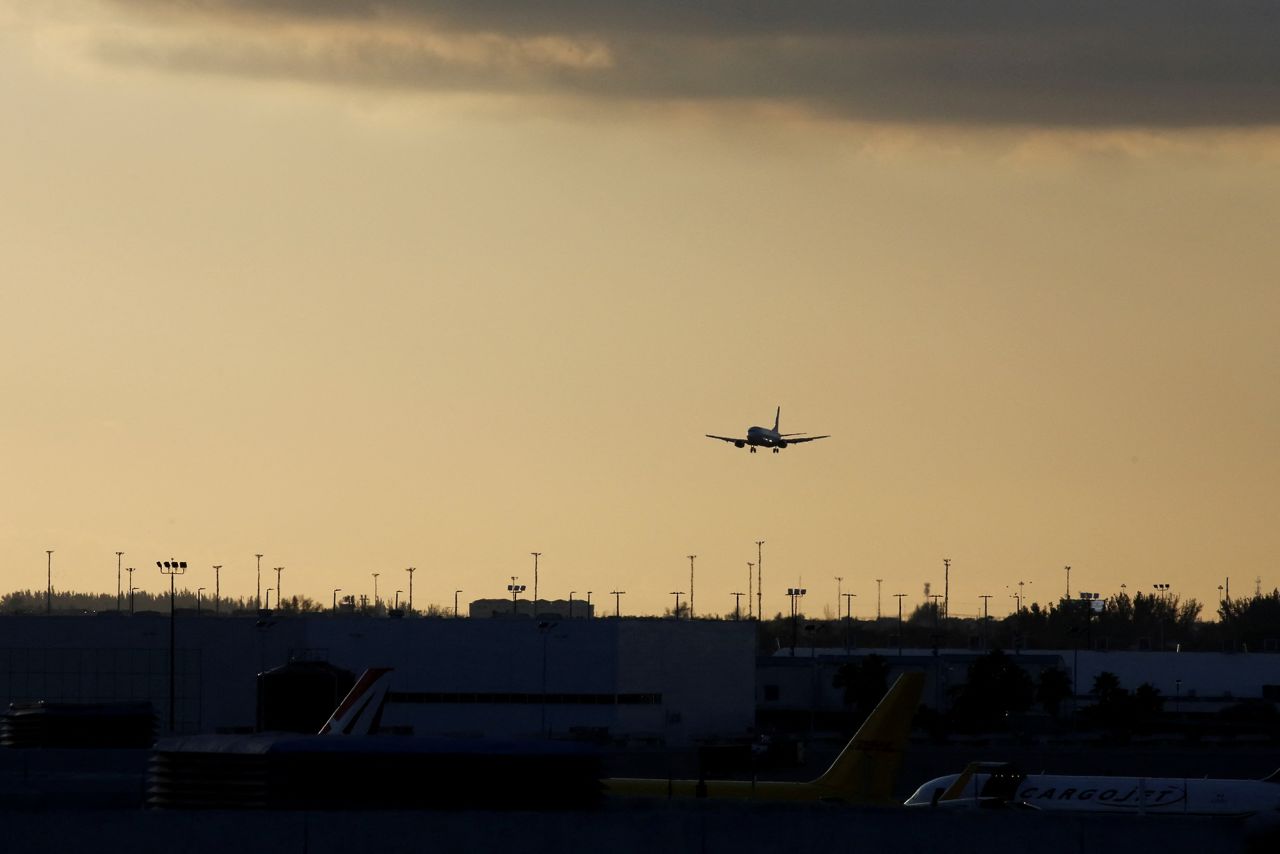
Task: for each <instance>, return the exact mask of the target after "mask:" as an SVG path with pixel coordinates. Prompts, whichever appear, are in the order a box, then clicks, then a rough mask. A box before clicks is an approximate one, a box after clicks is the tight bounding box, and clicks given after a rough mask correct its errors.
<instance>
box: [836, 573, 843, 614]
mask: <svg viewBox="0 0 1280 854" xmlns="http://www.w3.org/2000/svg"><path fill="white" fill-rule="evenodd" d="M835 578H836V619H837V620H838V619H840V593H841V590H842V586H843V584H844V576H843V575H837V576H836V577H835Z"/></svg>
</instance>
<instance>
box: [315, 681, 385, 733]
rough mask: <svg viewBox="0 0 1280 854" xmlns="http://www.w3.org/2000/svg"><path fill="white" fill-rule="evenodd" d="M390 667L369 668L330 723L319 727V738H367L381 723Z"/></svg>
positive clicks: (328, 721)
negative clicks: (341, 736)
mask: <svg viewBox="0 0 1280 854" xmlns="http://www.w3.org/2000/svg"><path fill="white" fill-rule="evenodd" d="M390 672H391V668H390V667H370V668H369V669H368V670H366V671H365V672H364V673H361V674H360V678H359V679H357V680H356V684H355V685H353V686H352V687H351V690H350V691H348V692H347V696H346V697H344V698H343V699H342V702H341V703H339V704H338V708H336V709H334V711H333V714H332V715H330V716H329V720H327V721H325V724H324V726H322V727H321V728H320V732H319V734H320V735H370V734H371V733H373V731H374V730H376V729H377V728H378V723H379V722H380V721H381V720H382V707H383V705H384V704H385V703H386V702H387V690H388V689H389V688H390V687H391V684H390V681H389V680H388V679H387V674H388V673H390Z"/></svg>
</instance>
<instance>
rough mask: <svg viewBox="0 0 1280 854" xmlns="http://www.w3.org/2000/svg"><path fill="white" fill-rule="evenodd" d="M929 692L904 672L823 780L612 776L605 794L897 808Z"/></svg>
mask: <svg viewBox="0 0 1280 854" xmlns="http://www.w3.org/2000/svg"><path fill="white" fill-rule="evenodd" d="M923 688H924V674H923V673H904V674H902V675H901V676H899V677H898V681H897V682H895V683H893V687H891V688H890V689H889V692H888V693H887V694H885V695H884V699H882V700H881V701H880V704H879V705H878V706H876V708H875V711H873V712H872V713H871V716H870V717H869V718H867V720H866V722H865V723H863V725H862V726H861V727H859V729H858V731H857V732H856V733H854V736H853V738H852V739H850V741H849V743H848V745H846V746H845V748H844V750H843V751H841V753H840V755H839V756H837V757H836V760H835V762H833V763H831V767H830V768H828V769H827V771H826V773H824V774H823V775H822V776H821V777H819V778H818V779H816V780H813V781H811V782H805V783H800V782H792V781H767V782H766V781H762V780H673V779H672V780H664V779H661V778H622V777H610V778H607V779H605V780H603V781H602V782H603V783H604V788H605V792H606V794H609V795H613V796H631V797H648V798H728V799H735V800H758V801H838V802H842V803H848V804H889V803H893V797H892V796H893V778H894V776H895V775H896V774H897V772H898V766H899V765H900V764H901V762H902V751H903V748H904V747H905V746H906V743H907V736H908V735H909V734H910V732H911V719H912V718H913V717H914V716H915V711H916V706H917V705H918V704H919V703H920V694H921V693H922V691H923Z"/></svg>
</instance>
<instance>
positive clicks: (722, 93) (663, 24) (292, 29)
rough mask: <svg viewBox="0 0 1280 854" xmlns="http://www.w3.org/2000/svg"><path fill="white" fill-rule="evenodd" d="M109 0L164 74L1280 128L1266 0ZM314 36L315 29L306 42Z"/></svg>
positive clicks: (1066, 122)
mask: <svg viewBox="0 0 1280 854" xmlns="http://www.w3.org/2000/svg"><path fill="white" fill-rule="evenodd" d="M115 1H116V4H117V5H118V6H123V7H128V8H130V9H133V10H135V11H139V12H149V13H154V14H157V15H163V16H164V19H165V20H166V21H167V22H168V24H169V25H170V27H173V26H174V25H175V24H176V25H177V26H176V29H171V30H169V34H170V36H171V37H170V38H168V39H164V40H161V41H158V42H154V43H147V42H145V41H144V40H131V41H121V40H116V41H114V42H113V43H111V44H109V45H107V47H106V48H105V50H106V51H107V54H108V55H109V56H111V57H113V58H115V59H117V60H121V61H135V62H151V63H160V64H163V65H166V66H168V67H171V68H175V69H187V70H201V71H206V72H220V73H238V74H246V75H259V76H278V77H290V78H297V79H307V80H315V81H320V82H328V83H339V84H348V85H362V86H396V87H410V88H419V89H441V90H456V89H464V90H467V91H492V92H513V91H514V92H539V93H547V94H569V95H577V96H584V97H591V98H602V99H610V98H627V99H654V100H669V99H678V100H682V101H689V100H695V101H696V100H705V101H727V100H735V99H751V100H766V101H774V102H781V103H787V104H793V105H799V106H804V107H807V108H809V109H812V110H815V111H818V112H821V113H825V114H830V115H835V116H841V117H848V118H855V119H862V120H872V121H914V122H956V123H970V124H972V123H976V124H1035V125H1062V126H1115V125H1147V126H1175V127H1176V126H1205V125H1259V124H1274V123H1276V122H1277V121H1278V120H1280V2H1274V0H1105V2H1104V0H973V2H965V0H739V2H731V0H701V1H700V2H699V0H685V2H681V1H680V0H353V2H342V0H185V2H181V3H174V2H160V0H115ZM184 21H189V28H187V29H186V30H185V31H184V30H183V27H182V24H183V22H184ZM210 22H213V23H221V24H225V25H226V26H222V27H218V28H217V29H216V31H210V30H208V29H207V26H208V24H209V23H210ZM308 27H312V28H316V29H317V30H319V31H321V33H322V34H321V35H319V36H316V35H314V34H313V35H311V36H307V35H304V34H300V33H305V31H306V29H307V28H308Z"/></svg>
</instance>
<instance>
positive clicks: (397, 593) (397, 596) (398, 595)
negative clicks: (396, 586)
mask: <svg viewBox="0 0 1280 854" xmlns="http://www.w3.org/2000/svg"><path fill="white" fill-rule="evenodd" d="M403 592H404V591H403V590H397V591H396V599H395V604H394V605H393V606H392V608H393V609H394V610H396V611H399V610H400V594H401V593H403Z"/></svg>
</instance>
